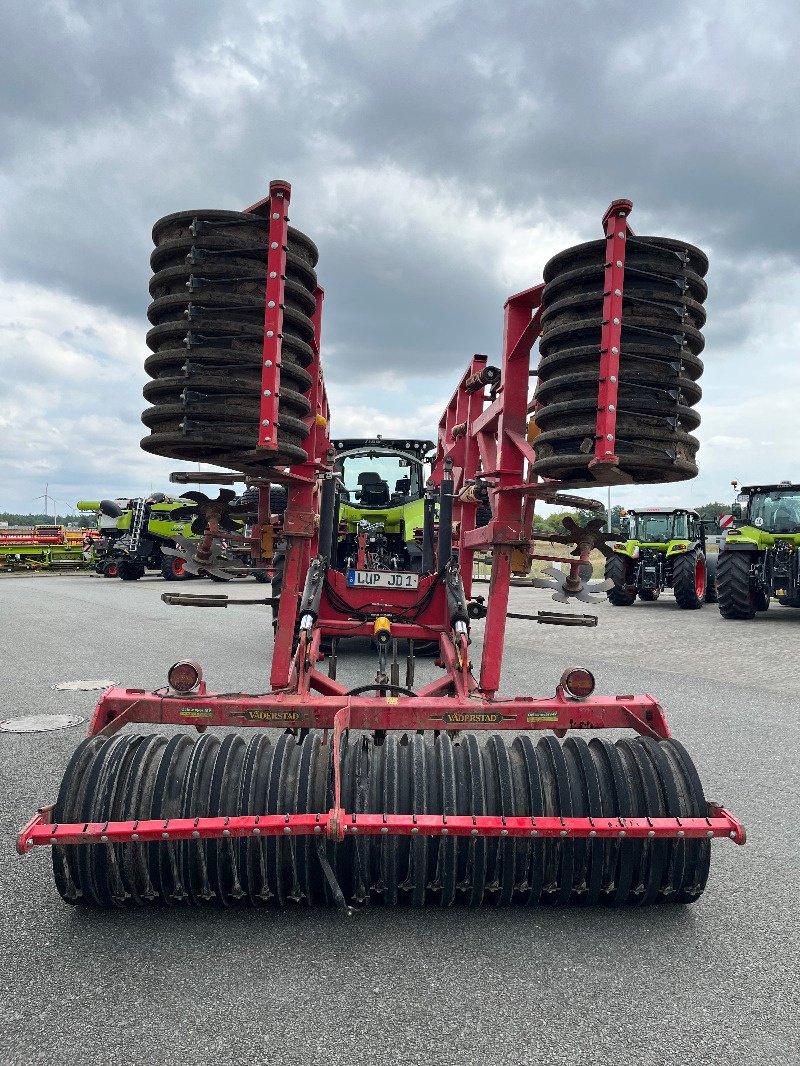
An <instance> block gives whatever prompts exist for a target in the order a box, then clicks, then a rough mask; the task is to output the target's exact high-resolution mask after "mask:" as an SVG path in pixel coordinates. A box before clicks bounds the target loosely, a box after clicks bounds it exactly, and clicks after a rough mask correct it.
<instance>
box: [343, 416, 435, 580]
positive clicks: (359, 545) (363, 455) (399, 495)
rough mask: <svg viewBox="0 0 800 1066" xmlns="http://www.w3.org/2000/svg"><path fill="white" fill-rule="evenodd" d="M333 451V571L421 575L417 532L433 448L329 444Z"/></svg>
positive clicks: (415, 443)
mask: <svg viewBox="0 0 800 1066" xmlns="http://www.w3.org/2000/svg"><path fill="white" fill-rule="evenodd" d="M333 446H334V448H335V449H336V460H335V467H336V470H337V472H338V476H339V482H340V484H339V494H338V515H337V522H338V531H339V532H338V542H337V557H336V559H334V560H332V562H333V565H334V566H336V567H337V569H341V570H354V569H359V570H364V569H367V570H373V569H374V570H402V571H420V570H421V568H422V548H421V547H420V546H419V544H418V542H417V533H416V531H417V530H420V529H422V527H423V523H424V517H425V502H424V496H425V480H426V475H425V465H424V464H425V461H426V459H425V457H426V455H427V454H428V452H430V451H432V450H433V448H434V445H433V443H432V442H431V441H427V440H384V439H383V438H382V437H375V438H358V439H350V440H339V441H334V444H333ZM428 461H429V460H428ZM359 552H360V553H361V562H360V563H359Z"/></svg>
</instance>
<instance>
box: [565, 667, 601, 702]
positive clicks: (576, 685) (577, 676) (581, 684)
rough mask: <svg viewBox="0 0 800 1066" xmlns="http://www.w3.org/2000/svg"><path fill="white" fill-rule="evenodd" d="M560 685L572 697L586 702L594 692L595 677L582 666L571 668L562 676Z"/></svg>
mask: <svg viewBox="0 0 800 1066" xmlns="http://www.w3.org/2000/svg"><path fill="white" fill-rule="evenodd" d="M560 685H561V687H562V688H564V689H566V690H567V692H568V693H569V694H570V696H574V697H575V698H576V699H579V700H585V699H586V698H587V696H591V694H592V693H593V692H594V675H593V674H592V673H591V671H589V670H585V669H584V668H583V667H582V666H570V667H569V668H568V669H566V670H565V671H564V673H563V674H562V675H561V681H560Z"/></svg>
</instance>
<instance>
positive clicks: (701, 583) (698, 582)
mask: <svg viewBox="0 0 800 1066" xmlns="http://www.w3.org/2000/svg"><path fill="white" fill-rule="evenodd" d="M694 590H695V592H696V593H697V597H698V599H701V600H702V598H703V597H704V596H705V594H706V564H705V563H704V562H703V560H702V559H698V560H697V565H696V566H695V568H694Z"/></svg>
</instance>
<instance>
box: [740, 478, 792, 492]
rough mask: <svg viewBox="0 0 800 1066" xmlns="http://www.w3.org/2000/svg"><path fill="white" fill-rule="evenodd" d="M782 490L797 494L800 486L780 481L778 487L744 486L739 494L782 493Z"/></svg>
mask: <svg viewBox="0 0 800 1066" xmlns="http://www.w3.org/2000/svg"><path fill="white" fill-rule="evenodd" d="M781 490H785V491H789V492H797V491H798V490H800V485H798V484H796V483H794V482H792V481H779V482H778V484H777V485H743V486H742V487H741V488H740V489H739V492H740V493H742V494H744V493H748V492H780V491H781Z"/></svg>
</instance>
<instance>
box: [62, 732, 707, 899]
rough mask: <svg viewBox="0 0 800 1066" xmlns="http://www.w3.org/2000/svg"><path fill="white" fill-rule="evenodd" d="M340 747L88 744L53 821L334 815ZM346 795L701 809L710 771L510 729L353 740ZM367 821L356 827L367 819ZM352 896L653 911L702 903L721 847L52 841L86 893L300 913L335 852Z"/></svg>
mask: <svg viewBox="0 0 800 1066" xmlns="http://www.w3.org/2000/svg"><path fill="white" fill-rule="evenodd" d="M332 770H333V767H332V757H331V747H330V745H329V744H325V743H323V742H322V735H321V734H320V733H317V732H311V733H309V734H307V735H306V736H305V737H303V738H302V740H298V739H297V738H296V737H295V736H294V735H292V734H291V733H284V734H282V735H280V736H279V737H278V738H277V740H275V741H274V742H273V741H271V740H270V739H268V738H267V737H265V736H263V735H257V736H255V737H253V738H252V739H249V740H246V739H245V738H243V737H241V736H239V735H236V734H232V735H229V736H225V737H223V738H222V739H221V740H220V738H219V737H217V736H214V735H210V734H204V735H203V736H202V737H200V739H199V740H192V739H190V738H188V737H186V736H178V737H174V738H172V739H169V740H167V739H166V738H164V737H161V736H144V735H141V734H138V735H135V736H117V737H114V738H112V739H108V740H103V739H100V738H91V739H90V740H88V741H85V742H84V743H83V744H82V745H81V747H80V748H79V749H78V751H77V752H76V753H75V756H74V757H73V759H72V760H71V762H70V764H69V766H68V767H67V771H66V773H65V775H64V780H63V783H62V786H61V790H60V792H59V797H58V802H57V804H56V808H55V810H54V821H56V822H65V821H74V822H81V821H87V822H88V821H91V822H100V823H102V822H104V821H119V820H126V819H128V820H134V819H137V818H138V819H147V818H154V819H162V818H163V819H168V818H180V817H183V818H197V817H226V816H228V817H234V816H237V815H240V814H260V815H292V814H314V813H325V812H326V811H327V810H328V809H329V808H330V806H331V805H332V802H333V793H332V781H333V772H332ZM341 771H342V772H341V789H342V805H343V807H344V809H345V810H346V811H347V812H348V817H349V818H352V816H355V819H356V820H355V823H354V824H355V825H356V826H357V825H358V816H359V815H364V814H416V815H418V816H419V815H425V814H428V815H430V814H435V815H445V816H448V815H468V816H474V815H496V816H499V817H508V818H514V817H520V816H523V817H528V816H530V817H533V818H536V817H537V816H555V817H561V818H566V817H571V816H577V817H597V818H601V817H604V816H609V817H613V818H618V817H620V816H622V817H623V818H624V817H626V816H642V817H644V816H649V817H664V816H673V817H697V816H702V815H703V814H704V813H705V810H706V805H705V799H704V796H703V792H702V787H701V785H700V781H699V778H698V776H697V771H696V770H695V768H694V766H693V765H692V763H691V760H690V759H689V757H688V755H687V753H686V751H685V749H683V748H682V747H681V745H680V744H678V743H677V742H676V741H673V740H659V741H656V740H652V739H650V738H642V737H637V738H636V739H633V740H628V739H625V740H620V741H618V742H617V743H616V744H612V743H611V742H610V741H608V740H605V739H602V738H594V739H592V740H591V741H590V742H589V743H588V744H587V743H586V741H585V740H584V739H583V738H582V737H577V738H569V739H567V740H565V741H564V742H563V743H560V742H559V741H557V740H556V739H555V738H554V737H553V736H549V735H545V736H543V737H542V738H541V739H540V740H539V742H538V743H537V744H534V743H533V742H532V740H531V739H530V738H529V737H527V736H522V737H518V738H516V739H515V740H513V742H511V743H510V744H507V743H506V741H505V740H504V738H503V737H502V736H500V735H487V736H486V737H484V738H482V739H479V737H478V736H477V735H476V734H469V733H467V734H462V735H460V736H459V737H457V738H456V739H452V738H451V737H449V736H448V735H447V734H446V733H442V734H440V735H439V736H437V737H433V736H428V735H421V734H414V735H411V736H406V735H403V736H398V735H397V734H396V733H389V734H388V735H387V737H386V739H385V741H384V743H382V744H380V745H376V744H375V743H374V741H373V738H372V737H371V736H368V735H350V736H347V735H346V736H345V738H344V740H343V744H342V752H341ZM351 824H353V823H351ZM321 851H322V852H323V853H324V854H325V856H326V857H327V862H328V863H329V864H330V867H331V869H332V871H333V874H334V875H335V878H336V880H337V882H338V884H339V885H340V887H341V889H342V892H343V894H344V897H345V899H346V900H347V902H348V903H352V904H356V905H364V904H367V903H370V902H372V903H383V904H388V905H392V904H397V903H402V904H408V905H411V906H422V905H425V904H429V905H435V906H445V907H447V906H450V905H452V904H453V903H462V904H466V905H467V906H506V905H508V904H522V905H530V906H534V905H537V904H542V905H550V906H560V905H565V904H578V905H583V906H594V905H596V904H599V903H602V904H606V905H610V906H622V905H629V906H630V905H633V906H644V905H650V904H655V903H670V902H672V903H691V902H693V901H694V900H696V899H697V898H698V897H699V895H700V894H701V893H702V891H703V888H704V887H705V883H706V879H707V876H708V867H709V854H710V844H709V842H708V841H707V840H698V839H691V840H689V839H680V838H677V837H675V838H671V839H659V840H648V839H619V838H616V839H604V838H597V839H592V838H591V837H575V838H570V839H564V838H548V839H536V838H534V837H532V836H529V837H525V838H520V837H509V836H503V835H502V834H499V835H497V836H488V837H487V836H481V835H475V836H469V837H464V836H459V837H456V836H453V837H448V836H447V835H446V834H442V835H438V836H426V835H424V834H422V833H420V834H415V833H413V831H412V833H411V834H410V835H394V834H393V833H391V832H390V831H387V832H386V833H379V834H375V835H367V834H365V835H362V836H359V835H358V832H357V829H356V830H355V831H352V832H349V833H346V834H345V838H344V840H343V841H341V842H340V843H334V842H333V841H330V840H327V839H326V838H325V837H324V836H322V834H321V833H320V834H319V835H316V836H315V835H314V834H313V833H310V834H307V835H294V834H288V835H277V836H275V835H271V836H267V835H264V836H259V835H258V834H254V835H253V836H251V837H248V838H246V839H245V838H238V839H237V838H236V837H234V836H230V837H226V836H225V835H223V836H222V837H221V838H217V839H197V840H193V839H189V840H165V841H164V842H163V843H148V844H142V843H138V842H136V841H134V840H131V841H130V842H127V843H119V844H115V843H106V844H97V845H83V846H77V847H64V846H58V847H54V849H53V864H54V870H55V879H56V885H57V888H58V891H59V893H60V894H61V896H62V897H63V898H64V899H65V900H66V901H67V902H70V903H77V902H80V903H84V904H89V905H96V906H122V905H146V904H148V903H151V902H155V901H159V902H161V903H165V904H167V905H174V904H178V903H192V904H195V905H206V904H217V905H221V906H231V905H235V904H238V903H242V902H249V903H252V904H260V903H265V902H273V903H277V904H279V905H281V906H285V905H287V904H289V903H293V902H303V903H306V904H309V905H317V904H322V903H326V902H327V903H332V902H334V898H335V897H334V892H333V891H332V889H331V885H330V883H329V881H328V880H327V878H326V876H325V871H324V869H323V866H322V864H321V863H320V852H321Z"/></svg>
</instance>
